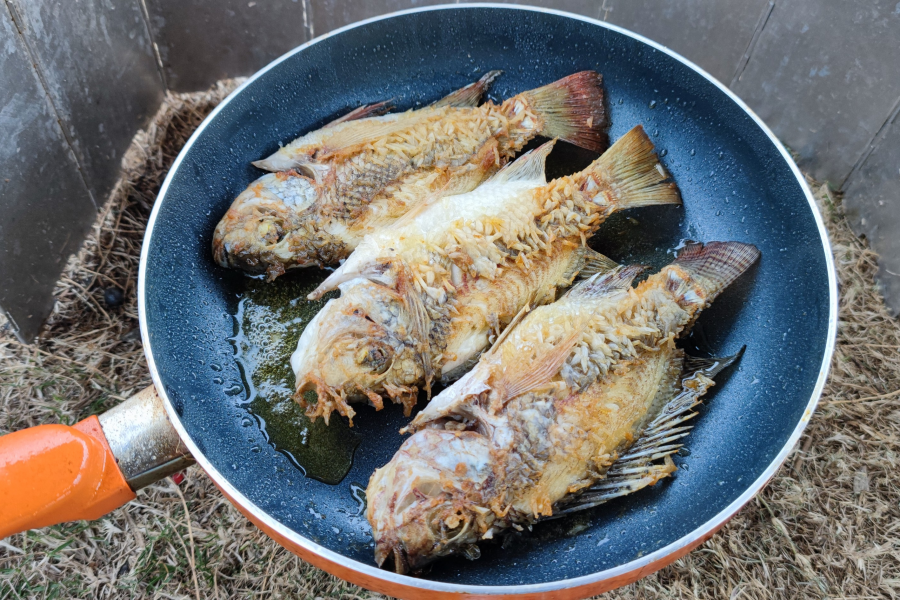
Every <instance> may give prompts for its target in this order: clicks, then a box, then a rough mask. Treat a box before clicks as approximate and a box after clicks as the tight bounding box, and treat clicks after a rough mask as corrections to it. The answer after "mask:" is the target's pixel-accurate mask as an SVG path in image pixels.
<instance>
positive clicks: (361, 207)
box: [213, 71, 608, 280]
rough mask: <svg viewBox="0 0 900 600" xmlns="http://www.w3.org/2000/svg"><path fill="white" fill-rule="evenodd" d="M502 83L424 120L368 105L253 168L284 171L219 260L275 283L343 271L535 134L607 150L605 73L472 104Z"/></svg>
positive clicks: (249, 204)
mask: <svg viewBox="0 0 900 600" xmlns="http://www.w3.org/2000/svg"><path fill="white" fill-rule="evenodd" d="M496 75H497V72H491V73H488V74H487V75H485V76H484V77H483V78H482V79H481V80H480V81H479V82H477V83H475V84H472V85H470V86H467V87H466V88H463V89H462V90H459V91H457V92H455V93H454V94H451V95H450V96H449V97H447V98H445V99H444V100H442V101H439V102H438V103H436V104H434V105H432V106H429V107H426V108H422V109H419V110H410V111H407V112H404V113H399V114H389V115H384V116H377V117H369V116H367V115H369V114H371V113H372V112H376V111H377V110H379V109H381V108H383V107H381V106H379V105H374V106H368V107H363V108H362V109H358V112H357V113H356V114H355V115H354V114H353V113H351V115H348V117H353V118H350V119H349V120H347V118H346V117H345V119H344V120H342V121H340V122H338V123H332V124H330V125H329V126H327V127H325V128H323V129H320V130H317V131H315V132H312V133H309V134H307V135H305V136H303V137H301V138H299V139H298V140H296V141H294V142H293V143H291V144H289V145H288V146H286V147H285V148H282V149H281V150H279V151H278V152H276V153H275V154H273V155H272V156H270V157H268V158H267V159H264V160H263V161H259V162H257V163H255V164H257V165H258V166H261V167H263V168H266V169H277V170H278V172H275V173H270V174H268V175H264V176H263V177H260V178H259V179H258V180H257V181H255V182H253V183H252V184H250V186H249V187H248V188H247V189H246V190H245V191H244V192H242V193H241V194H240V195H239V196H238V197H237V198H236V199H235V201H234V203H233V204H232V205H231V208H229V210H228V212H227V213H226V214H225V216H224V217H223V218H222V220H221V221H220V222H219V224H218V226H217V227H216V230H215V233H214V236H213V255H214V257H215V260H216V262H217V263H218V264H220V265H221V266H223V267H231V268H235V269H240V270H243V271H245V272H247V273H249V274H254V275H261V274H265V276H266V277H267V279H269V280H273V279H275V278H276V277H278V276H279V275H281V274H283V273H284V272H285V271H286V270H288V269H293V268H298V267H306V266H336V265H337V264H338V263H339V262H340V261H341V260H343V259H345V258H346V257H347V256H348V255H349V254H350V252H351V251H352V250H353V249H354V248H355V247H356V245H357V244H358V243H359V242H360V241H361V240H362V239H363V237H364V236H365V235H367V234H369V233H373V232H377V231H378V230H380V229H383V228H386V227H389V226H390V225H391V224H392V223H394V222H395V221H396V220H397V219H398V218H400V217H401V216H402V215H403V214H405V213H406V212H407V211H409V210H410V209H413V208H414V207H416V206H417V205H418V204H419V203H420V202H422V201H423V200H424V199H425V198H427V197H431V196H434V195H435V194H443V195H448V194H459V193H462V192H466V191H469V190H471V189H473V188H474V187H475V186H476V185H478V184H479V183H481V182H482V181H483V180H484V179H485V178H486V177H487V176H489V175H490V174H492V173H493V172H495V171H496V170H497V169H498V168H500V167H501V166H502V165H503V164H504V163H505V162H506V161H507V160H508V159H509V158H510V157H512V156H513V155H515V153H517V152H518V151H519V150H521V149H522V147H523V146H524V145H525V144H526V143H527V142H528V141H529V140H531V139H532V138H534V137H535V136H537V135H543V136H546V137H556V138H559V139H563V140H567V141H570V142H572V143H574V144H577V145H579V146H582V147H584V148H588V149H590V150H594V151H597V152H601V151H603V150H604V149H605V148H606V145H607V143H608V138H607V135H606V128H607V126H608V121H607V117H606V112H605V108H604V104H603V91H602V78H601V76H600V75H599V74H598V73H596V72H594V71H584V72H580V73H575V74H574V75H570V76H568V77H566V78H564V79H561V80H559V81H556V82H554V83H551V84H549V85H546V86H544V87H541V88H538V89H535V90H531V91H528V92H523V93H521V94H518V95H517V96H514V97H512V98H509V99H508V100H506V101H505V102H503V103H502V104H500V105H495V104H494V103H492V102H488V103H486V104H483V105H481V106H476V105H477V103H478V101H479V100H480V98H481V95H482V93H483V92H484V90H485V89H486V88H487V86H488V84H489V83H490V82H491V80H493V78H494V77H495V76H496ZM360 117H361V118H360Z"/></svg>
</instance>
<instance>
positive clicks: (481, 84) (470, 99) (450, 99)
mask: <svg viewBox="0 0 900 600" xmlns="http://www.w3.org/2000/svg"><path fill="white" fill-rule="evenodd" d="M502 73H503V71H496V70H495V71H488V72H487V73H485V74H484V75H482V76H481V79H479V80H478V81H476V82H474V83H470V84H469V85H467V86H465V87H462V88H459V89H458V90H456V91H455V92H452V93H450V94H448V95H446V96H444V97H443V98H441V99H440V100H438V101H437V102H435V103H434V104H432V105H431V106H432V107H433V108H442V107H444V106H453V107H456V108H474V107H476V106H478V103H479V102H481V98H482V96H484V93H485V92H487V91H488V88H490V87H491V84H492V83H494V80H495V79H497V78H498V77H499V76H500V75H501V74H502Z"/></svg>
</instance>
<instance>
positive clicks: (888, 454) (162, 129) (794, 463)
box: [0, 82, 900, 600]
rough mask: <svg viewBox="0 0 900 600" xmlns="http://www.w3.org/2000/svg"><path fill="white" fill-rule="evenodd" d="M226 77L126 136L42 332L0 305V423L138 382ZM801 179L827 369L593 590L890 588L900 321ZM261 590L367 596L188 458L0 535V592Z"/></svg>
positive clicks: (830, 592)
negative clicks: (756, 475)
mask: <svg viewBox="0 0 900 600" xmlns="http://www.w3.org/2000/svg"><path fill="white" fill-rule="evenodd" d="M234 85H235V82H225V83H223V84H220V85H219V86H217V87H215V88H213V89H212V90H210V91H209V92H206V93H201V94H183V95H170V96H169V97H168V98H167V100H166V102H165V103H164V105H163V106H162V108H161V109H160V112H159V113H158V115H157V117H156V119H155V120H154V122H153V123H152V124H151V125H150V127H149V128H148V129H147V131H145V132H141V133H140V134H139V135H138V137H137V138H136V139H135V142H134V145H133V147H132V149H131V150H130V151H129V153H128V155H127V157H126V162H125V164H124V167H125V168H124V176H123V178H122V181H121V182H120V185H119V186H118V187H117V189H116V191H115V192H114V194H113V195H112V198H111V199H110V201H109V203H108V204H107V206H106V208H105V209H104V211H103V213H102V214H101V215H100V216H99V218H98V221H97V224H96V226H95V228H94V230H93V232H92V234H91V236H90V238H89V239H88V240H87V242H86V243H85V245H84V248H83V250H82V251H81V252H80V253H79V255H78V256H77V257H75V259H73V260H72V261H70V264H69V266H68V268H67V270H66V272H65V275H64V276H63V278H62V280H61V281H60V283H59V285H58V286H57V289H56V296H57V304H56V308H55V310H54V312H53V315H52V317H51V318H50V320H49V322H48V325H47V327H46V328H45V330H44V332H43V334H42V335H41V337H40V340H39V341H38V343H37V344H36V345H35V346H23V345H21V344H20V343H19V342H18V341H16V339H15V337H14V336H13V335H12V333H11V331H10V329H9V327H5V326H3V324H2V322H0V434H2V433H6V432H9V431H13V430H16V429H20V428H23V427H28V426H32V425H37V424H39V423H53V422H62V423H73V422H75V421H77V420H79V419H81V418H84V417H86V416H88V415H91V414H95V413H97V412H101V411H103V410H105V409H107V408H109V407H110V406H112V405H114V404H116V403H117V402H119V401H121V400H123V399H124V398H127V397H128V396H129V395H130V394H132V393H133V392H134V391H136V390H138V389H140V388H141V387H143V386H145V385H147V384H148V383H149V377H148V375H147V369H146V364H145V362H144V356H143V353H142V352H141V345H140V339H139V335H138V334H137V310H136V301H135V286H136V275H137V265H138V256H139V251H140V245H141V239H142V237H143V233H144V226H145V223H146V220H147V217H148V216H149V212H150V207H151V205H152V204H153V201H154V199H155V197H156V194H157V192H158V190H159V186H160V184H161V182H162V179H163V177H164V175H165V173H166V171H167V169H168V167H169V165H170V164H171V163H172V161H173V159H174V157H175V155H176V154H177V152H178V150H179V149H180V148H181V146H182V145H183V144H184V142H185V141H186V139H187V137H188V136H189V135H190V133H191V132H192V131H193V129H194V128H195V127H196V126H197V125H198V124H199V123H200V121H201V120H202V118H203V117H204V116H205V115H206V114H208V113H209V111H210V110H211V109H212V108H213V106H215V104H216V103H218V102H219V101H220V100H221V99H222V98H223V97H224V96H225V95H226V94H227V92H228V91H230V89H232V88H233V87H234ZM811 183H813V182H811ZM813 185H814V187H815V189H817V196H818V199H819V201H820V204H821V207H822V209H823V213H824V215H825V218H826V220H827V224H828V228H829V231H830V234H831V239H832V242H833V244H834V252H835V259H836V262H837V265H838V270H839V272H840V280H841V284H842V289H841V317H840V318H841V320H840V327H839V334H838V344H837V351H836V354H835V360H834V366H833V370H832V375H831V379H830V381H829V383H828V385H827V387H826V390H825V395H824V397H823V399H822V403H821V405H820V408H819V411H818V412H817V413H816V415H815V416H814V417H813V419H812V422H811V424H810V426H809V428H808V430H807V432H806V434H805V435H804V437H803V439H802V440H801V444H800V445H801V449H800V450H799V451H796V452H794V453H793V454H792V455H791V457H790V458H789V459H788V462H787V465H786V466H785V467H784V468H783V469H782V470H781V471H780V473H779V474H778V475H777V476H776V477H775V479H774V480H773V481H772V483H771V484H770V485H769V486H768V488H767V489H766V490H765V491H764V492H763V493H761V494H760V495H759V496H758V497H757V498H756V499H754V500H753V501H752V502H751V503H750V504H749V505H748V506H747V507H746V508H744V509H743V510H742V511H741V512H740V513H739V514H738V515H737V517H735V518H734V519H733V520H732V521H731V522H730V523H728V524H727V525H726V526H725V527H724V529H723V530H722V531H721V532H720V533H719V534H717V535H716V536H714V537H713V538H712V539H711V540H710V541H708V542H707V543H706V544H704V545H703V546H702V547H700V548H699V549H697V550H696V551H694V552H693V553H691V554H689V555H688V556H686V557H684V558H682V559H680V560H678V561H676V562H675V564H673V565H672V566H670V567H667V568H665V569H663V570H662V571H660V572H659V573H657V574H654V575H651V576H649V577H647V578H645V579H643V580H641V581H640V582H638V583H636V584H633V585H631V586H628V587H626V588H623V589H621V590H618V591H616V592H612V593H610V594H607V595H605V596H604V598H621V599H637V598H642V599H643V598H728V599H730V600H735V599H737V598H822V597H831V598H882V597H892V598H894V597H897V596H898V595H900V566H898V545H900V535H898V533H897V530H898V528H900V525H898V523H900V520H898V517H900V510H898V494H897V485H896V483H895V482H894V480H893V478H892V477H891V475H890V472H891V470H892V469H893V468H894V467H896V466H897V462H898V454H897V453H898V443H900V355H898V348H900V324H898V322H897V321H896V320H893V319H891V318H890V317H889V316H888V313H887V311H886V310H885V307H884V304H883V303H882V300H881V298H880V296H879V295H878V292H877V290H876V287H875V285H874V283H873V275H874V273H875V271H876V264H875V255H874V253H873V252H871V251H870V250H869V249H868V248H867V246H866V244H865V243H864V242H863V241H860V240H859V239H857V238H856V237H855V236H854V235H853V234H852V233H851V231H850V229H849V228H848V226H847V223H846V221H845V220H844V218H843V212H842V208H841V205H840V202H839V199H836V198H835V197H834V196H833V194H832V193H831V192H830V191H828V189H827V188H826V187H824V186H818V185H815V184H814V183H813ZM107 288H117V289H119V290H121V291H122V292H124V303H123V305H122V306H120V307H110V306H108V305H107V304H106V303H105V302H104V299H103V296H104V290H106V289H107ZM188 518H189V519H190V522H188V521H187V519H188ZM189 548H193V549H194V552H191V551H189ZM266 594H268V597H271V598H288V597H290V598H315V597H331V598H368V597H377V595H373V594H370V593H368V592H366V591H364V590H361V589H359V588H356V587H354V586H352V585H349V584H346V583H344V582H341V581H339V580H337V579H335V578H333V577H331V576H329V575H326V574H325V573H322V572H321V571H318V570H317V569H315V568H313V567H311V566H310V565H308V564H306V563H304V562H303V561H301V560H299V559H298V558H296V557H294V556H293V555H292V554H290V553H289V552H287V551H285V550H284V549H282V548H281V547H280V546H278V545H277V544H276V543H275V542H273V541H271V540H270V539H268V538H267V537H266V536H265V535H264V534H262V533H260V532H259V530H257V529H256V528H255V527H254V526H252V525H251V524H250V523H249V522H248V521H247V520H246V519H245V518H244V517H243V516H241V514H240V513H238V511H237V510H236V509H234V508H233V507H232V506H231V505H230V504H229V503H228V502H227V501H226V500H225V499H224V498H223V497H222V496H221V494H220V493H219V492H218V491H217V490H216V489H215V487H214V486H213V485H212V484H211V482H210V481H209V479H208V478H207V477H206V476H205V475H204V473H203V472H202V471H201V470H199V469H197V468H192V469H190V470H188V471H187V473H186V478H185V480H184V482H183V483H182V484H181V485H180V486H176V485H175V484H174V483H173V482H172V480H171V479H167V480H165V481H163V482H160V483H158V484H157V485H154V486H151V487H149V488H147V489H145V490H143V491H141V492H140V493H139V494H138V498H137V500H136V501H134V502H131V503H130V504H128V505H127V506H126V507H124V508H122V509H119V510H117V511H115V512H113V513H112V514H111V515H109V516H108V517H105V518H103V519H100V520H99V521H96V522H92V523H86V522H80V523H73V524H65V525H59V526H55V527H49V528H45V529H42V530H38V531H32V532H29V533H27V534H20V535H16V536H13V537H11V538H9V539H7V540H5V541H2V542H0V600H5V599H7V598H73V597H78V598H94V597H96V598H121V597H133V598H184V597H197V598H199V597H204V598H245V597H250V596H251V595H259V596H266Z"/></svg>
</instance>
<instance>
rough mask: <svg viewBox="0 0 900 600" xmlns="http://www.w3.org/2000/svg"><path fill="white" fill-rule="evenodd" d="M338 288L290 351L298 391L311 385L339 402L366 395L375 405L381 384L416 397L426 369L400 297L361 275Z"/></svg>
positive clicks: (393, 392)
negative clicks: (418, 382) (416, 386)
mask: <svg viewBox="0 0 900 600" xmlns="http://www.w3.org/2000/svg"><path fill="white" fill-rule="evenodd" d="M340 290H341V296H340V297H339V298H335V299H333V300H330V301H329V302H328V304H326V305H325V307H324V308H323V309H322V310H321V311H319V313H318V314H317V315H316V316H315V318H314V319H313V320H312V321H311V322H310V324H309V325H308V326H307V327H306V329H305V330H304V332H303V335H302V336H301V337H300V341H299V342H298V344H297V349H296V350H295V351H294V354H293V355H292V356H291V367H292V368H293V370H294V374H295V375H296V381H297V392H298V393H300V394H302V393H304V392H306V391H309V390H315V391H316V392H317V393H318V394H319V397H320V399H321V398H322V397H323V394H328V395H329V396H332V397H334V399H335V400H336V401H338V402H340V400H338V398H341V399H343V398H350V399H355V398H369V399H370V400H372V402H373V404H375V406H376V407H380V402H381V398H380V396H379V392H381V391H384V390H386V391H387V392H388V394H389V395H391V397H392V398H394V394H400V393H401V392H398V391H397V390H402V389H405V390H407V391H408V392H409V393H410V394H412V396H413V398H414V397H415V388H414V387H412V386H414V384H415V382H417V381H419V380H420V379H421V378H422V377H423V375H424V369H423V366H422V361H421V358H420V357H419V356H418V354H419V353H418V352H417V346H416V344H415V343H414V341H413V339H412V338H413V337H414V336H412V335H411V331H412V324H411V318H410V315H409V312H408V310H407V309H406V306H405V303H404V299H403V297H402V296H401V295H400V294H398V293H397V292H396V291H395V290H394V289H392V288H391V287H389V286H385V285H382V284H380V283H376V282H373V281H371V280H369V279H366V278H362V277H359V278H356V279H352V280H350V281H348V282H345V283H343V284H341V286H340ZM409 390H413V391H409ZM394 399H395V400H397V398H394Z"/></svg>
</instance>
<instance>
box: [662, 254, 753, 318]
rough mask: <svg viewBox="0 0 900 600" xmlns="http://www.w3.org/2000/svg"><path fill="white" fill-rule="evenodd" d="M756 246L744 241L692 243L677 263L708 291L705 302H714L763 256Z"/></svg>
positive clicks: (675, 264)
mask: <svg viewBox="0 0 900 600" xmlns="http://www.w3.org/2000/svg"><path fill="white" fill-rule="evenodd" d="M759 256H760V253H759V250H758V249H757V248H756V246H754V245H752V244H744V243H742V242H709V243H707V244H701V243H698V242H691V243H688V244H687V245H686V246H685V247H684V248H683V249H682V250H681V252H679V253H678V258H676V259H675V261H674V262H673V263H672V265H673V266H678V267H681V268H682V269H683V270H685V271H687V272H688V274H689V275H690V278H691V281H692V282H693V283H695V284H699V285H700V286H701V287H702V288H703V291H704V292H705V298H704V299H703V301H704V303H705V304H708V303H709V302H712V301H713V299H715V297H716V296H718V295H719V294H720V293H721V292H722V290H724V289H725V288H727V287H728V286H729V285H731V283H732V282H734V280H735V279H737V278H738V277H740V276H741V274H742V273H743V272H744V271H746V270H747V269H748V268H750V265H752V264H753V263H754V262H756V260H757V259H758V258H759Z"/></svg>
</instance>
